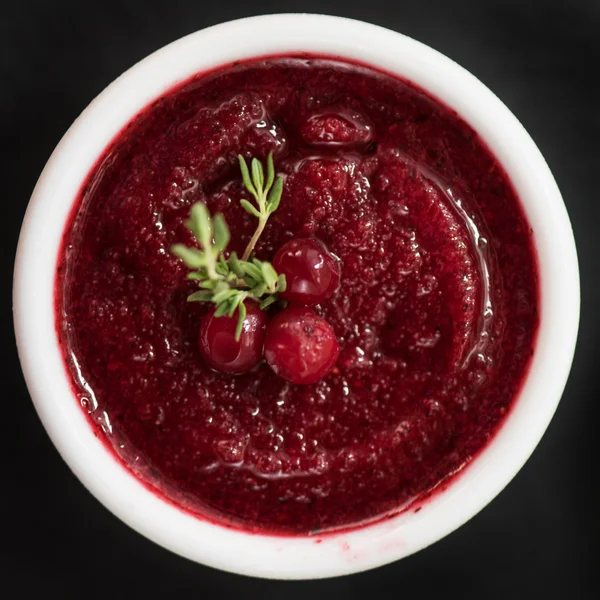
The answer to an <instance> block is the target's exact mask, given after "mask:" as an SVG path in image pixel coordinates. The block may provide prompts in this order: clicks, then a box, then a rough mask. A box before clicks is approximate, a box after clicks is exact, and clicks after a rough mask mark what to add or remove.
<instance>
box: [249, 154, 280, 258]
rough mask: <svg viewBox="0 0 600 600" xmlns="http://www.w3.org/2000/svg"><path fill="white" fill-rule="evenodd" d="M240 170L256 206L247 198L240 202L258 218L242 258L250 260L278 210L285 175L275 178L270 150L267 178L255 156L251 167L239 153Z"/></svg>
mask: <svg viewBox="0 0 600 600" xmlns="http://www.w3.org/2000/svg"><path fill="white" fill-rule="evenodd" d="M238 159H239V161H240V170H241V172H242V180H243V181H244V186H245V187H246V189H247V190H248V192H249V193H250V194H251V195H252V196H253V197H254V200H255V202H256V206H254V204H252V203H251V202H250V201H248V200H246V199H242V200H240V204H241V205H242V207H243V208H244V210H245V211H246V212H247V213H250V214H251V215H253V216H255V217H256V218H257V219H258V225H257V227H256V231H255V232H254V235H253V236H252V239H251V240H250V241H249V242H248V245H247V246H246V250H244V254H243V255H242V260H248V258H250V256H251V254H252V252H253V251H254V247H255V246H256V242H258V239H259V238H260V236H261V234H262V232H263V230H264V228H265V225H266V224H267V221H268V219H269V217H270V216H271V215H272V214H273V213H274V212H275V211H276V210H277V207H278V206H279V203H280V202H281V194H282V192H283V177H282V176H281V175H279V176H278V177H277V178H275V167H274V166H273V153H272V152H270V153H269V156H268V157H267V173H266V179H265V170H264V168H263V165H262V163H261V162H260V161H259V160H258V159H257V158H253V159H252V161H251V163H250V169H248V165H247V164H246V161H245V160H244V157H243V156H242V155H241V154H239V155H238Z"/></svg>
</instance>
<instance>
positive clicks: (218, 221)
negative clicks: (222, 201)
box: [213, 213, 231, 252]
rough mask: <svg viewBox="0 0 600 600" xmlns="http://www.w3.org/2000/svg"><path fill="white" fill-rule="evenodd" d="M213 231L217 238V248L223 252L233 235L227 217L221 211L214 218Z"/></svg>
mask: <svg viewBox="0 0 600 600" xmlns="http://www.w3.org/2000/svg"><path fill="white" fill-rule="evenodd" d="M213 231H214V238H215V248H216V249H217V250H218V251H219V252H223V250H225V248H227V244H229V240H230V239H231V236H230V235H229V227H227V223H226V222H225V218H224V217H223V215H222V214H221V213H217V214H216V215H215V216H214V218H213Z"/></svg>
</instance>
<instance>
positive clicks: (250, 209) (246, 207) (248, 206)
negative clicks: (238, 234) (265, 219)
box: [240, 198, 260, 219]
mask: <svg viewBox="0 0 600 600" xmlns="http://www.w3.org/2000/svg"><path fill="white" fill-rule="evenodd" d="M240 204H241V205H242V207H243V208H244V210H245V211H246V212H247V213H250V214H251V215H252V216H253V217H256V218H257V219H260V213H259V212H258V210H256V208H254V206H252V204H250V202H248V200H245V199H244V198H242V199H241V200H240Z"/></svg>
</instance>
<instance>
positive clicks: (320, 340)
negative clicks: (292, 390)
mask: <svg viewBox="0 0 600 600" xmlns="http://www.w3.org/2000/svg"><path fill="white" fill-rule="evenodd" d="M339 353H340V347H339V345H338V341H337V339H336V337H335V333H334V332H333V329H332V328H331V325H330V324H329V323H328V322H327V321H325V319H322V318H321V317H319V316H318V315H317V314H316V313H315V312H314V311H313V310H311V309H310V308H304V307H300V306H292V307H289V308H286V309H285V310H283V311H282V312H280V313H279V314H278V315H277V316H276V317H274V318H273V320H272V321H271V323H269V327H268V328H267V334H266V336H265V359H266V361H267V363H268V364H269V366H270V367H271V369H273V371H275V373H277V375H279V376H280V377H283V379H287V380H288V381H291V382H292V383H315V382H316V381H319V380H320V379H322V378H323V377H325V375H327V373H329V371H331V369H332V368H333V366H334V365H335V362H336V360H337V357H338V355H339Z"/></svg>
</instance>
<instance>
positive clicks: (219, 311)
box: [215, 302, 229, 317]
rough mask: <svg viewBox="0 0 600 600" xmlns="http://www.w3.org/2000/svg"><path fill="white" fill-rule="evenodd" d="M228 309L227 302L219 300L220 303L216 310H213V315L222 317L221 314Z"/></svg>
mask: <svg viewBox="0 0 600 600" xmlns="http://www.w3.org/2000/svg"><path fill="white" fill-rule="evenodd" d="M228 309H229V306H228V304H227V302H221V304H219V305H218V306H217V310H215V317H222V316H223V315H226V314H227V311H228Z"/></svg>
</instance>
